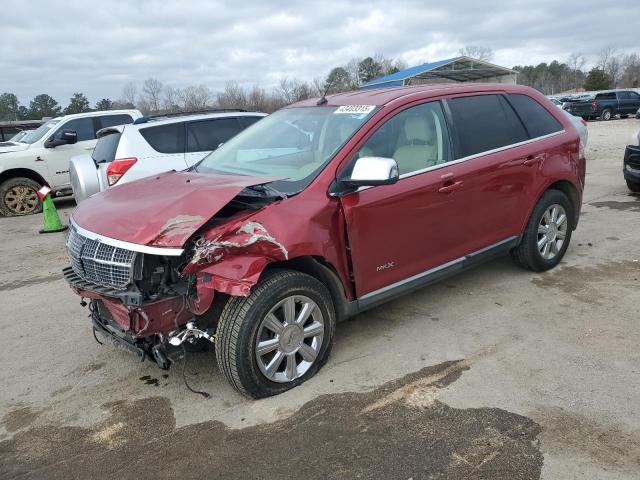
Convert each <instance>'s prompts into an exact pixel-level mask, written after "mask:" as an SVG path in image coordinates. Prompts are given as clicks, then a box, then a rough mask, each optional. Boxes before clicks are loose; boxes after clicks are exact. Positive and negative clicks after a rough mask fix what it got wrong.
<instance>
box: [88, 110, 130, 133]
mask: <svg viewBox="0 0 640 480" xmlns="http://www.w3.org/2000/svg"><path fill="white" fill-rule="evenodd" d="M96 121H97V122H98V130H100V129H101V128H107V127H115V126H116V125H126V124H127V123H133V118H131V115H127V114H126V113H120V114H117V115H102V116H100V117H96Z"/></svg>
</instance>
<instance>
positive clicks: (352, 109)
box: [333, 105, 376, 114]
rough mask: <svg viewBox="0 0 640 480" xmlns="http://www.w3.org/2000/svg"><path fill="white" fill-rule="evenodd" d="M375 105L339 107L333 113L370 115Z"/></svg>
mask: <svg viewBox="0 0 640 480" xmlns="http://www.w3.org/2000/svg"><path fill="white" fill-rule="evenodd" d="M374 108H376V106H375V105H341V106H339V107H338V108H337V109H336V111H335V112H333V113H364V114H367V113H371V111H372V110H373V109H374Z"/></svg>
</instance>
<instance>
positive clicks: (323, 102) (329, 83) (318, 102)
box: [316, 82, 333, 105]
mask: <svg viewBox="0 0 640 480" xmlns="http://www.w3.org/2000/svg"><path fill="white" fill-rule="evenodd" d="M332 86H333V82H327V88H325V89H324V93H323V94H322V96H321V97H320V99H319V100H318V101H317V102H316V105H324V104H325V103H327V102H328V101H329V100H327V93H329V89H330V88H331V87H332Z"/></svg>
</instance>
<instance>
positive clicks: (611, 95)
mask: <svg viewBox="0 0 640 480" xmlns="http://www.w3.org/2000/svg"><path fill="white" fill-rule="evenodd" d="M615 99H616V92H606V93H599V94H597V95H596V100H615Z"/></svg>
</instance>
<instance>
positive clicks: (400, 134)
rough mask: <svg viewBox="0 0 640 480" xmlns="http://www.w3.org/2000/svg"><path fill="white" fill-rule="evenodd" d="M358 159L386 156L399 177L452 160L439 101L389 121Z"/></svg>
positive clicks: (401, 114)
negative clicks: (394, 164)
mask: <svg viewBox="0 0 640 480" xmlns="http://www.w3.org/2000/svg"><path fill="white" fill-rule="evenodd" d="M358 156H359V157H387V158H393V159H395V160H396V162H398V169H399V171H400V175H403V174H406V173H411V172H415V171H417V170H422V169H424V168H427V167H432V166H434V165H439V164H441V163H445V162H448V161H449V160H451V151H450V148H449V131H448V129H447V124H446V122H445V119H444V114H443V112H442V105H441V104H440V102H429V103H424V104H422V105H418V106H415V107H411V108H408V109H407V110H404V111H402V112H400V113H398V114H397V115H395V116H394V117H393V118H391V119H389V120H387V121H386V122H385V123H384V124H383V125H382V126H381V127H380V128H379V129H378V130H377V131H376V132H375V133H374V134H373V135H372V136H371V137H370V138H369V140H367V142H366V143H365V144H364V145H363V146H362V148H361V149H360V151H359V152H358Z"/></svg>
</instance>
